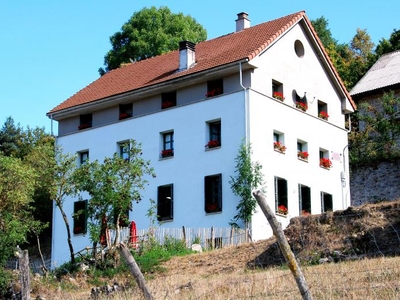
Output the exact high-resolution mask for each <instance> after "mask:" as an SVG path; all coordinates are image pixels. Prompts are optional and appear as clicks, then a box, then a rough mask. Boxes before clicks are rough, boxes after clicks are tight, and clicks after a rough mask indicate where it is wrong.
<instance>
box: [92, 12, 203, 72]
mask: <svg viewBox="0 0 400 300" xmlns="http://www.w3.org/2000/svg"><path fill="white" fill-rule="evenodd" d="M206 38H207V32H206V30H205V29H204V28H203V27H202V26H201V25H200V24H199V23H197V22H196V20H195V19H194V18H192V17H191V16H190V15H188V16H185V15H183V14H182V13H178V14H174V13H172V12H171V11H170V9H169V8H168V7H165V6H162V7H160V8H158V9H157V8H156V7H154V6H152V7H150V8H143V9H142V10H140V11H138V12H135V13H134V14H133V15H132V17H131V18H130V19H129V20H128V21H127V22H126V23H125V24H124V25H123V26H122V28H121V30H120V31H118V32H116V33H115V34H114V35H113V36H111V37H110V42H111V45H112V49H111V50H110V51H108V52H107V54H106V55H105V57H104V65H105V68H104V69H103V68H100V69H99V73H100V75H104V74H105V73H106V72H108V71H110V70H113V69H116V68H118V67H120V65H121V64H123V63H129V62H131V61H136V60H142V59H146V58H150V57H152V56H156V55H159V54H163V53H166V52H168V51H171V50H176V49H178V46H179V42H180V41H183V40H188V41H191V42H193V43H198V42H201V41H204V40H205V39H206Z"/></svg>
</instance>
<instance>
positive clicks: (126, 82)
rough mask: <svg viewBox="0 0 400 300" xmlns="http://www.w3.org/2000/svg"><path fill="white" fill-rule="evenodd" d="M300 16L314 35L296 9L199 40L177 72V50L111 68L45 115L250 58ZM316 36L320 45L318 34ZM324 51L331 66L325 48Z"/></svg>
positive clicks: (301, 13) (302, 15)
mask: <svg viewBox="0 0 400 300" xmlns="http://www.w3.org/2000/svg"><path fill="white" fill-rule="evenodd" d="M301 19H305V21H306V22H307V23H308V24H309V27H310V28H311V30H312V32H313V34H314V35H315V36H316V33H315V31H314V29H313V28H312V25H311V22H310V21H309V20H308V18H307V17H306V15H305V12H304V11H301V12H297V13H294V14H291V15H288V16H285V17H282V18H279V19H276V20H272V21H269V22H265V23H262V24H259V25H256V26H252V27H249V28H246V29H244V30H241V31H239V32H233V33H230V34H227V35H224V36H221V37H218V38H215V39H212V40H208V41H204V42H200V43H198V44H197V45H196V64H195V65H194V66H193V67H191V68H190V69H188V70H185V71H181V72H177V70H178V69H179V50H175V51H171V52H169V53H166V54H163V55H159V56H156V57H152V58H149V59H146V60H142V61H139V62H135V63H131V64H128V65H125V66H123V67H121V68H118V69H115V70H112V71H110V72H108V73H107V74H105V75H103V76H102V77H100V78H99V79H97V80H95V81H94V82H92V83H91V84H89V85H88V86H86V87H85V88H83V89H82V90H80V91H79V92H77V93H76V94H74V95H73V96H71V97H70V98H68V99H67V100H65V101H64V102H62V103H61V104H59V105H58V106H56V107H55V108H53V109H52V110H51V111H50V112H49V113H48V115H51V114H52V113H56V112H60V111H62V110H64V109H68V108H72V107H75V106H79V105H82V104H86V103H90V102H94V101H97V100H100V99H104V98H107V97H110V96H114V95H118V94H123V93H126V92H129V91H133V90H136V89H140V88H143V87H148V86H151V85H155V84H158V83H161V82H165V81H168V80H171V79H176V78H179V77H184V76H187V75H189V74H194V73H197V72H201V71H205V70H209V69H212V68H214V67H218V66H223V65H226V64H229V63H233V62H236V61H241V60H244V59H247V60H251V59H252V58H254V57H256V56H257V55H258V54H259V53H260V52H261V51H262V50H264V49H265V48H266V47H267V46H268V45H270V44H271V43H272V42H273V41H275V40H276V39H277V37H278V36H280V35H281V34H282V33H284V32H285V31H286V30H288V29H289V28H290V27H291V26H293V25H294V24H296V23H297V22H298V21H300V20H301ZM316 39H317V41H318V42H319V43H320V46H321V48H323V47H322V44H321V42H320V40H319V39H318V37H317V36H316ZM324 54H325V56H326V58H327V60H328V62H329V63H330V65H331V67H332V64H331V62H330V60H329V57H328V56H327V54H326V52H325V51H324ZM332 69H333V70H334V72H335V75H336V76H337V77H338V80H339V81H340V78H339V76H338V75H337V73H336V71H335V69H334V68H333V67H332ZM340 84H341V85H342V88H343V90H344V91H345V93H346V96H347V97H348V98H349V99H351V97H350V95H349V94H348V93H347V91H346V89H345V88H344V85H343V83H342V82H341V81H340ZM350 101H351V100H350Z"/></svg>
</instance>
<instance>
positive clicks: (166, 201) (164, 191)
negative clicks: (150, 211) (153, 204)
mask: <svg viewBox="0 0 400 300" xmlns="http://www.w3.org/2000/svg"><path fill="white" fill-rule="evenodd" d="M173 219H174V205H173V185H172V184H169V185H163V186H159V187H158V192H157V220H158V221H166V220H173Z"/></svg>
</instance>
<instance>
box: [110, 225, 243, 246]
mask: <svg viewBox="0 0 400 300" xmlns="http://www.w3.org/2000/svg"><path fill="white" fill-rule="evenodd" d="M115 234H116V232H115V230H112V229H110V230H109V232H108V238H109V239H110V240H111V241H114V239H115ZM150 237H153V238H154V239H155V240H156V241H157V242H158V243H160V244H164V242H165V240H166V239H177V240H185V242H186V245H187V247H189V248H190V247H191V246H192V244H200V245H201V246H202V248H203V249H215V248H222V247H226V246H231V245H240V244H242V243H245V242H247V241H248V235H247V234H246V231H245V230H244V229H236V228H233V227H222V228H221V227H210V228H186V227H184V226H182V227H181V228H150V229H140V230H137V231H136V239H134V238H133V237H132V236H131V231H130V228H129V227H122V228H120V237H119V241H121V242H124V243H127V244H131V245H132V241H133V240H135V243H134V245H132V246H133V247H137V246H138V245H140V243H141V242H144V241H147V240H149V238H150Z"/></svg>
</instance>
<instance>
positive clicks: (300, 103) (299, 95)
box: [293, 90, 308, 111]
mask: <svg viewBox="0 0 400 300" xmlns="http://www.w3.org/2000/svg"><path fill="white" fill-rule="evenodd" d="M293 100H294V103H295V106H296V108H297V109H299V110H301V111H307V109H308V101H307V95H306V93H305V92H303V91H301V90H293Z"/></svg>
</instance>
